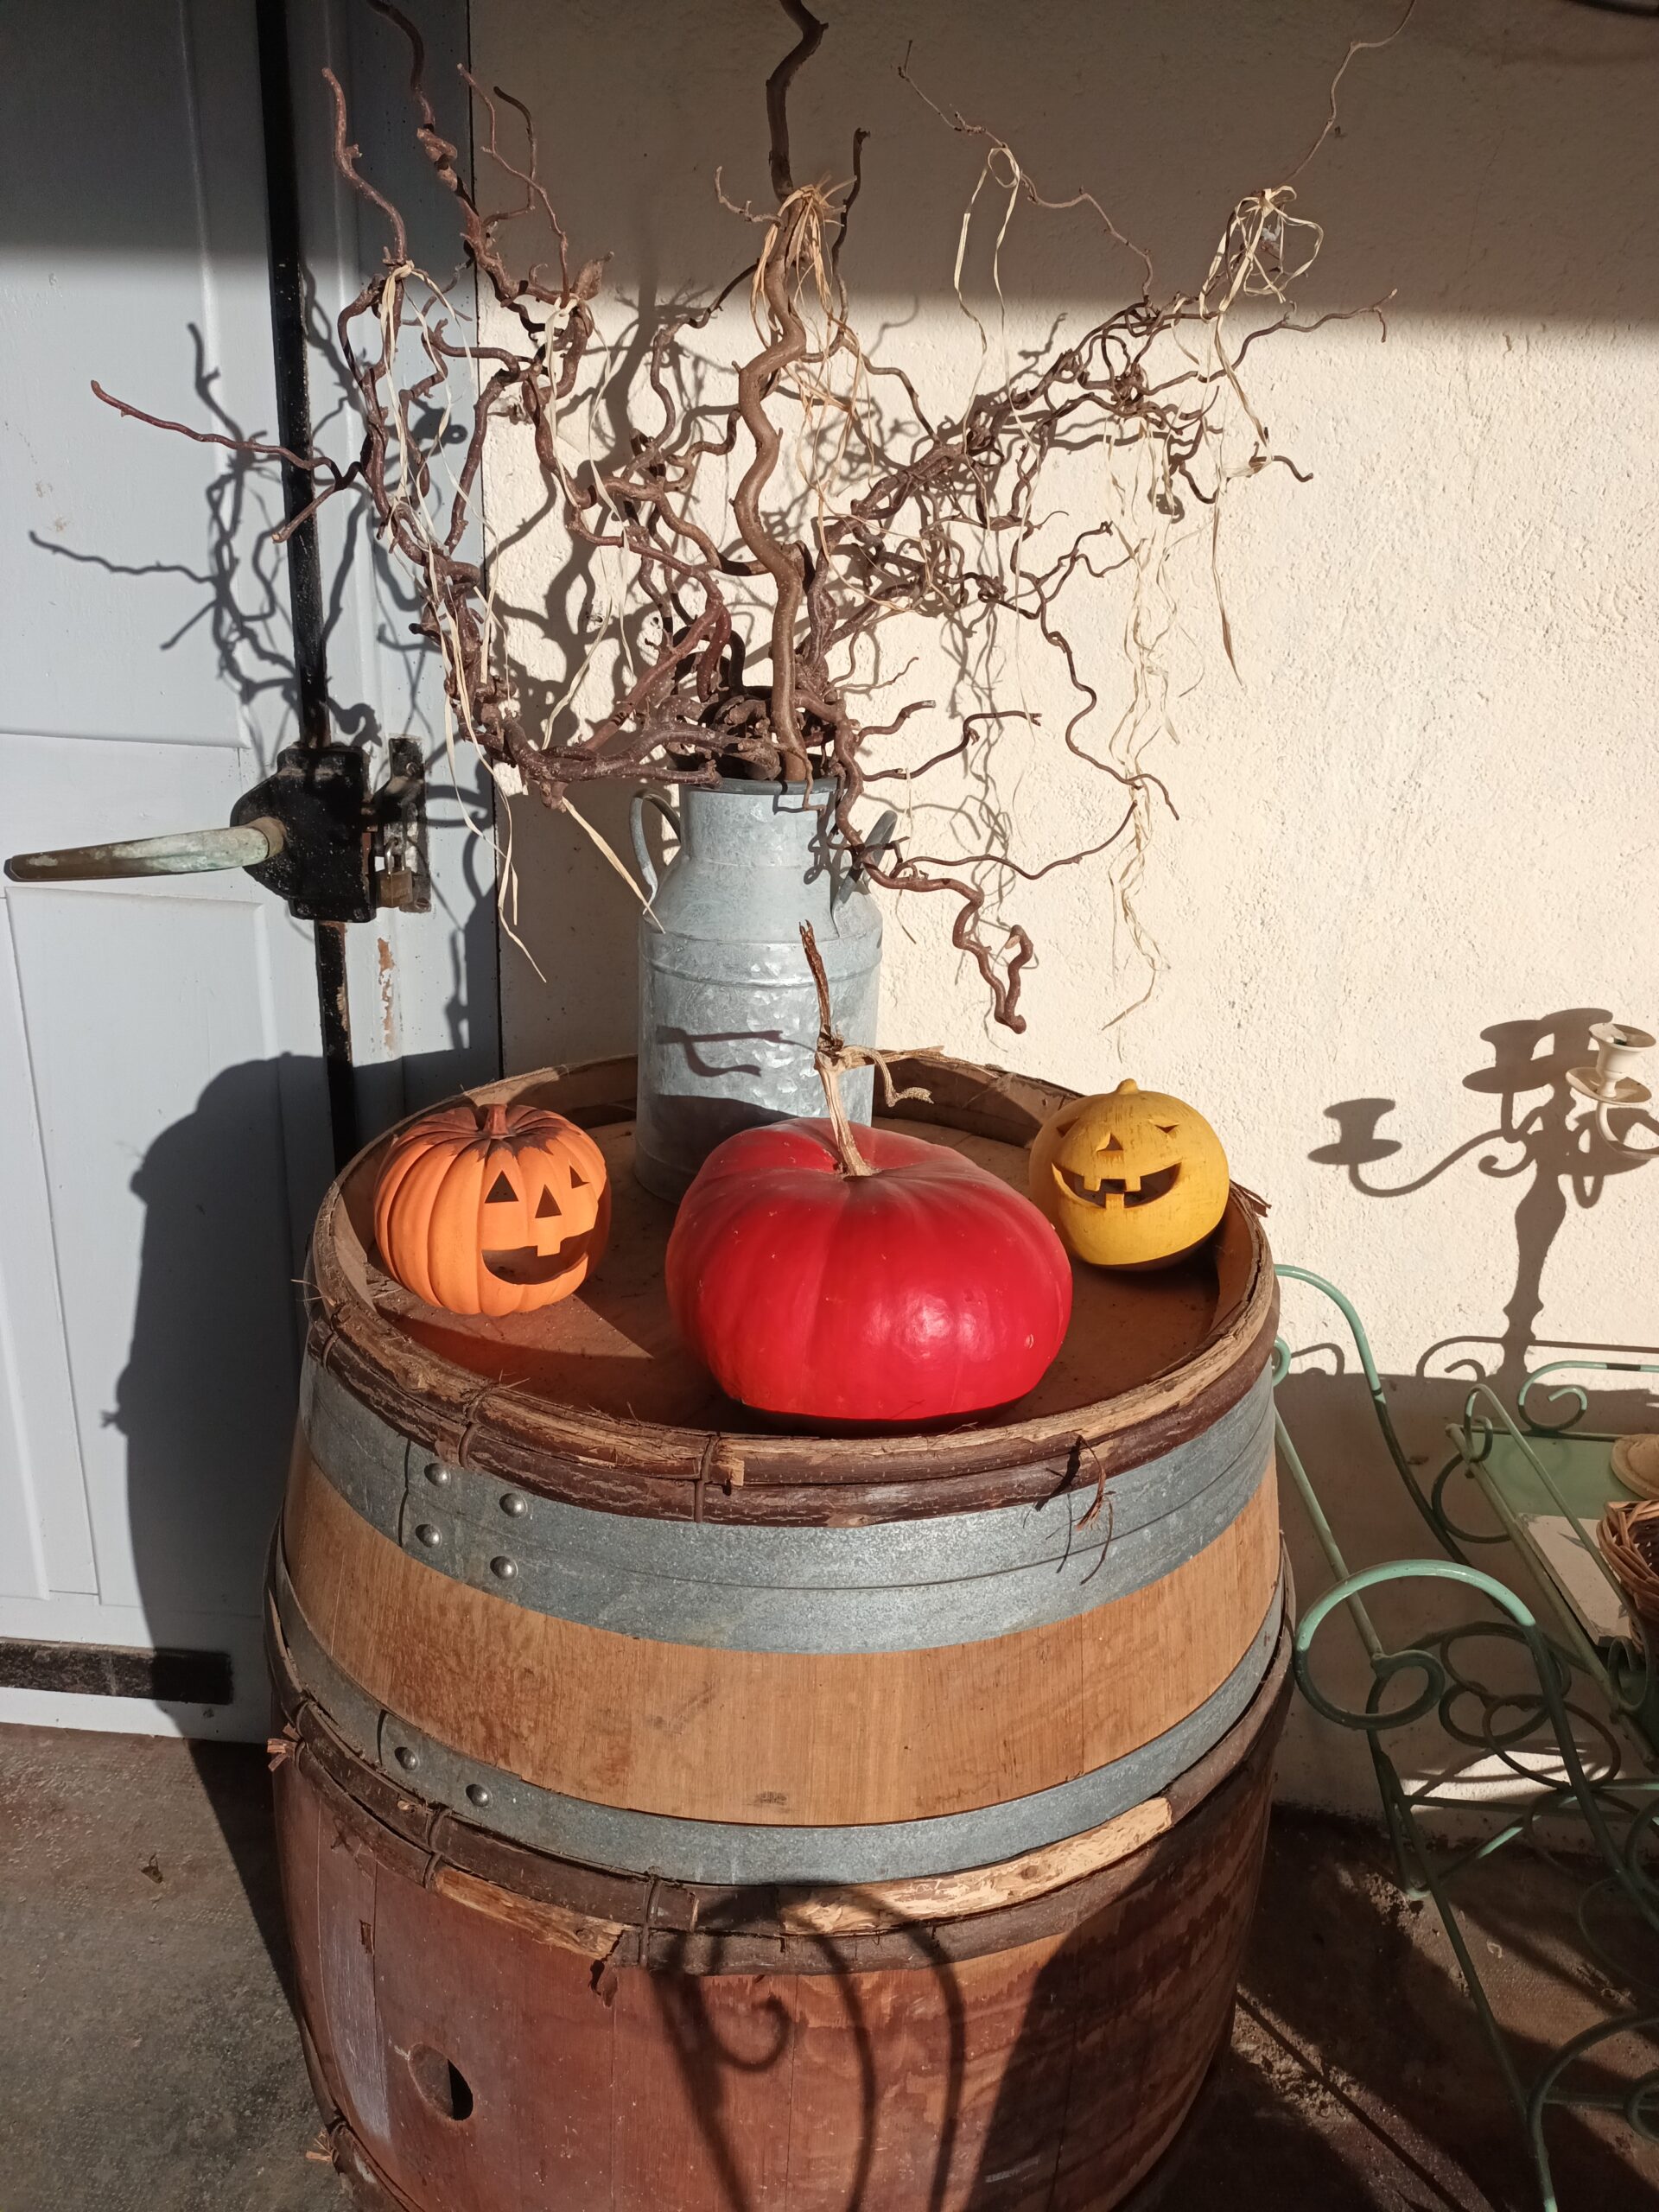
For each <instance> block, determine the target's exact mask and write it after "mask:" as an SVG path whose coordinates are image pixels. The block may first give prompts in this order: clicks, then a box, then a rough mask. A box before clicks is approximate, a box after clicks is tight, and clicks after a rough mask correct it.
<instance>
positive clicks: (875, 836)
mask: <svg viewBox="0 0 1659 2212" xmlns="http://www.w3.org/2000/svg"><path fill="white" fill-rule="evenodd" d="M898 826H899V810H898V808H897V807H894V806H889V807H887V808H885V809H884V810H883V811H882V812H881V813H880V815H878V816H877V817H876V821H875V826H874V829H872V830H871V831H870V834H869V836H868V837H864V838H861V840H860V842H861V844H862V846H863V848H864V849H865V851H866V852H867V853H879V852H880V849H881V848H882V847H883V845H890V844H891V843H892V842H893V831H894V830H895V829H897V828H898Z"/></svg>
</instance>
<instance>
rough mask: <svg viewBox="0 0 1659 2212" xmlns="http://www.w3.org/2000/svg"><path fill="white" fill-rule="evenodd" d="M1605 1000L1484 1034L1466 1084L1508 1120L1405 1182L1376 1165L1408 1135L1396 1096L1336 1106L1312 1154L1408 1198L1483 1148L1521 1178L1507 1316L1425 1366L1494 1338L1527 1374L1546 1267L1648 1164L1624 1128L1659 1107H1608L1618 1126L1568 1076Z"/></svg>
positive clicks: (1495, 1373)
mask: <svg viewBox="0 0 1659 2212" xmlns="http://www.w3.org/2000/svg"><path fill="white" fill-rule="evenodd" d="M1608 1018H1609V1017H1608V1015H1607V1014H1606V1012H1605V1009H1604V1008H1602V1007H1566V1008H1563V1009H1561V1010H1560V1011H1559V1012H1556V1013H1554V1014H1541V1015H1539V1016H1538V1017H1536V1018H1535V1019H1534V1020H1517V1021H1499V1022H1495V1023H1493V1025H1492V1026H1491V1028H1489V1029H1484V1030H1482V1032H1481V1035H1482V1037H1483V1039H1484V1041H1485V1042H1486V1044H1487V1045H1488V1046H1490V1047H1491V1064H1490V1065H1486V1066H1483V1067H1478V1068H1476V1069H1474V1070H1473V1071H1471V1073H1470V1074H1468V1075H1466V1076H1465V1077H1464V1078H1463V1087H1464V1089H1465V1090H1471V1091H1473V1092H1475V1093H1476V1094H1477V1096H1480V1097H1482V1098H1491V1099H1494V1100H1496V1102H1497V1121H1496V1123H1495V1125H1494V1126H1492V1127H1491V1128H1484V1129H1482V1130H1480V1131H1479V1132H1478V1134H1477V1135H1474V1136H1471V1137H1467V1138H1465V1140H1464V1141H1463V1142H1462V1143H1461V1144H1459V1145H1456V1146H1454V1147H1453V1148H1452V1150H1451V1151H1450V1152H1448V1153H1447V1154H1446V1155H1445V1157H1444V1158H1443V1159H1440V1160H1436V1161H1435V1162H1434V1163H1433V1166H1429V1167H1427V1168H1424V1169H1423V1170H1422V1171H1421V1173H1418V1174H1415V1175H1412V1176H1408V1178H1407V1179H1404V1180H1403V1181H1399V1182H1387V1183H1383V1182H1377V1181H1374V1180H1372V1179H1371V1177H1370V1173H1369V1171H1370V1170H1372V1169H1374V1168H1376V1166H1379V1165H1380V1163H1381V1162H1382V1161H1383V1160H1391V1159H1393V1158H1394V1157H1395V1155H1396V1154H1399V1153H1400V1152H1401V1151H1402V1149H1403V1147H1402V1145H1401V1144H1400V1143H1399V1142H1398V1141H1396V1140H1395V1139H1394V1138H1392V1137H1389V1136H1387V1135H1384V1134H1383V1126H1382V1125H1383V1122H1384V1120H1385V1119H1386V1117H1387V1116H1389V1114H1391V1113H1392V1112H1393V1111H1394V1109H1395V1100H1393V1099H1392V1098H1347V1099H1341V1100H1339V1101H1338V1103H1336V1104H1335V1105H1332V1106H1328V1107H1327V1108H1326V1109H1325V1112H1326V1115H1327V1116H1328V1117H1329V1118H1330V1119H1331V1120H1332V1121H1333V1122H1335V1123H1336V1124H1337V1135H1335V1137H1334V1138H1332V1140H1331V1141H1330V1142H1328V1143H1326V1144H1323V1145H1320V1146H1319V1147H1316V1148H1315V1150H1313V1152H1311V1153H1310V1154H1308V1158H1309V1159H1310V1160H1313V1161H1316V1162H1317V1163H1318V1164H1319V1166H1327V1167H1341V1168H1343V1169H1344V1170H1345V1171H1346V1173H1347V1177H1348V1180H1349V1182H1350V1183H1351V1185H1352V1186H1353V1188H1354V1189H1355V1190H1357V1191H1358V1192H1362V1193H1363V1195H1364V1196H1365V1197H1367V1198H1409V1197H1411V1196H1412V1195H1413V1194H1414V1192H1418V1191H1421V1190H1425V1189H1427V1187H1428V1185H1430V1184H1432V1183H1435V1182H1438V1181H1439V1180H1440V1177H1441V1176H1443V1175H1445V1174H1446V1173H1449V1172H1450V1171H1451V1170H1452V1168H1453V1167H1455V1166H1458V1165H1459V1163H1460V1162H1461V1161H1463V1160H1467V1159H1470V1158H1471V1157H1472V1158H1473V1160H1474V1161H1475V1166H1476V1170H1477V1172H1478V1173H1479V1174H1481V1175H1484V1176H1486V1177H1488V1178H1489V1179H1491V1180H1492V1181H1494V1182H1499V1183H1512V1184H1517V1185H1519V1189H1518V1191H1517V1192H1516V1199H1515V1208H1514V1222H1515V1277H1514V1281H1513V1283H1512V1285H1511V1287H1510V1293H1509V1295H1508V1297H1507V1298H1506V1299H1505V1300H1504V1304H1503V1330H1502V1332H1501V1333H1500V1334H1499V1335H1498V1336H1497V1337H1496V1338H1488V1339H1470V1338H1455V1339H1445V1340H1443V1342H1442V1343H1441V1344H1432V1345H1430V1346H1429V1348H1428V1350H1427V1351H1425V1352H1424V1354H1423V1355H1422V1357H1421V1360H1420V1361H1419V1363H1418V1370H1417V1371H1418V1373H1419V1374H1424V1373H1427V1371H1428V1363H1429V1362H1430V1361H1431V1360H1432V1359H1433V1356H1434V1354H1435V1353H1436V1352H1437V1351H1441V1350H1443V1349H1444V1348H1445V1345H1446V1344H1450V1343H1454V1342H1455V1343H1457V1344H1471V1343H1478V1342H1484V1343H1487V1344H1491V1347H1492V1349H1493V1351H1495V1353H1496V1363H1495V1364H1494V1365H1493V1366H1492V1367H1491V1369H1490V1370H1488V1376H1489V1379H1491V1380H1492V1381H1494V1382H1496V1383H1499V1384H1500V1385H1504V1386H1508V1387H1509V1388H1510V1389H1516V1388H1518V1387H1519V1386H1520V1384H1521V1383H1522V1382H1523V1381H1524V1379H1525V1376H1526V1372H1527V1360H1528V1355H1529V1352H1530V1351H1532V1350H1533V1349H1534V1347H1535V1344H1537V1343H1538V1341H1539V1339H1538V1335H1537V1330H1538V1322H1539V1318H1540V1316H1541V1313H1542V1312H1543V1306H1544V1297H1543V1281H1544V1269H1545V1267H1546V1264H1547V1262H1548V1258H1549V1254H1550V1250H1551V1248H1552V1247H1553V1245H1554V1242H1555V1239H1556V1237H1557V1236H1559V1234H1560V1230H1561V1228H1562V1225H1563V1224H1564V1223H1565V1222H1566V1220H1567V1213H1568V1210H1569V1208H1570V1207H1571V1206H1573V1205H1576V1206H1578V1207H1580V1208H1582V1209H1586V1210H1587V1209H1588V1208H1590V1207H1592V1206H1593V1205H1597V1204H1598V1203H1599V1200H1600V1198H1601V1195H1602V1192H1603V1190H1604V1189H1605V1185H1606V1184H1607V1182H1608V1181H1609V1180H1610V1179H1612V1178H1615V1177H1617V1176H1619V1175H1623V1174H1625V1173H1629V1171H1630V1169H1632V1168H1635V1167H1639V1166H1641V1165H1642V1162H1643V1159H1644V1158H1645V1157H1646V1154H1645V1152H1632V1151H1626V1150H1624V1148H1623V1147H1622V1145H1621V1143H1620V1142H1619V1141H1618V1140H1619V1139H1621V1138H1624V1137H1625V1136H1627V1135H1629V1134H1630V1131H1631V1130H1632V1129H1633V1128H1637V1127H1640V1128H1646V1129H1649V1130H1652V1129H1654V1128H1656V1126H1659V1125H1656V1123H1655V1122H1654V1121H1653V1120H1652V1118H1651V1116H1649V1115H1647V1114H1646V1113H1644V1112H1643V1111H1641V1110H1640V1109H1635V1108H1619V1109H1613V1111H1612V1114H1611V1116H1610V1118H1609V1128H1611V1138H1610V1136H1609V1135H1606V1134H1605V1133H1604V1132H1603V1130H1602V1129H1601V1128H1599V1127H1598V1125H1597V1122H1596V1118H1595V1116H1594V1114H1593V1113H1592V1112H1590V1111H1588V1110H1586V1102H1585V1100H1584V1099H1583V1098H1582V1097H1580V1096H1579V1095H1578V1094H1577V1093H1576V1092H1575V1091H1574V1090H1573V1088H1572V1086H1571V1085H1570V1084H1569V1083H1568V1081H1567V1073H1568V1071H1569V1069H1572V1068H1576V1067H1580V1066H1582V1065H1586V1063H1588V1062H1591V1061H1592V1060H1593V1059H1594V1058H1595V1046H1594V1042H1593V1040H1592V1037H1591V1029H1592V1025H1593V1024H1595V1023H1597V1022H1600V1021H1605V1020H1607V1019H1608Z"/></svg>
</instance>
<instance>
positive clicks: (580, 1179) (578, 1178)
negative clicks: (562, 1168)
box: [570, 1167, 588, 1191]
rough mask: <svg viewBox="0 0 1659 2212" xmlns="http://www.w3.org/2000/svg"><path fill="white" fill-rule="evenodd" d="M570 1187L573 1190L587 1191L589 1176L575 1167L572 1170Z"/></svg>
mask: <svg viewBox="0 0 1659 2212" xmlns="http://www.w3.org/2000/svg"><path fill="white" fill-rule="evenodd" d="M570 1187H571V1189H572V1190H573V1191H585V1190H586V1189H587V1187H588V1178H587V1177H586V1176H585V1175H581V1174H578V1173H577V1172H576V1170H575V1168H574V1167H573V1168H572V1169H571V1170H570Z"/></svg>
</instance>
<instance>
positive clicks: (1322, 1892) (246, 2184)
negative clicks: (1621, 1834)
mask: <svg viewBox="0 0 1659 2212" xmlns="http://www.w3.org/2000/svg"><path fill="white" fill-rule="evenodd" d="M1488 1892H1489V1895H1490V1897H1491V1904H1490V1906H1489V1907H1488V1908H1486V1909H1484V1910H1483V1913H1482V1916H1481V1919H1480V1923H1479V1927H1478V1934H1477V1936H1476V1942H1477V1945H1478V1947H1481V1948H1482V1958H1483V1964H1484V1967H1486V1968H1489V1969H1490V1985H1489V1986H1491V1990H1492V1993H1493V1995H1494V1999H1495V2001H1496V2002H1497V2005H1498V2007H1499V2010H1500V2012H1501V2014H1502V2015H1503V2018H1504V2019H1505V2021H1506V2023H1507V2024H1510V2026H1512V2027H1513V2028H1515V2029H1516V2031H1519V2032H1521V2033H1522V2034H1523V2035H1524V2036H1526V2037H1529V2038H1533V2039H1535V2040H1533V2041H1532V2042H1531V2044H1530V2045H1529V2047H1530V2048H1532V2049H1533V2050H1537V2049H1538V2048H1541V2045H1542V2044H1543V2043H1544V2042H1545V2041H1549V2042H1554V2041H1556V2040H1559V2039H1560V2038H1561V2037H1565V2036H1567V2035H1568V2034H1571V2033H1573V2032H1574V2031H1577V2030H1578V2029H1579V2028H1580V2027H1582V2026H1585V2025H1586V2024H1589V2022H1590V2021H1591V2019H1592V2018H1593V2017H1594V2012H1595V2005H1596V2002H1597V1998H1598V1993H1599V1992H1598V1985H1597V1983H1596V1980H1595V1978H1594V1976H1593V1975H1592V1974H1587V1973H1586V1970H1585V1969H1584V1967H1582V1966H1581V1965H1579V1964H1575V1963H1574V1962H1573V1955H1572V1953H1571V1950H1570V1948H1569V1946H1568V1944H1567V1940H1566V1930H1567V1928H1568V1927H1569V1926H1570V1912H1571V1903H1570V1900H1571V1896H1572V1894H1573V1891H1572V1886H1571V1885H1568V1884H1567V1883H1566V1882H1564V1880H1563V1879H1562V1878H1561V1877H1560V1876H1559V1875H1558V1874H1556V1873H1554V1872H1552V1871H1551V1870H1549V1869H1548V1868H1547V1867H1542V1866H1538V1865H1537V1864H1536V1863H1535V1862H1530V1861H1526V1860H1522V1859H1520V1858H1519V1857H1518V1856H1512V1857H1511V1858H1510V1859H1508V1860H1506V1861H1500V1862H1499V1863H1498V1869H1497V1872H1496V1875H1495V1878H1491V1879H1490V1880H1489V1884H1488ZM281 1957H282V1942H281V1923H280V1912H279V1907H278V1904H277V1894H276V1885H275V1879H274V1871H273V1867H272V1863H271V1853H270V1838H269V1830H268V1823H267V1815H266V1796H265V1773H264V1759H263V1757H262V1756H261V1755H260V1754H259V1753H257V1751H251V1750H242V1749H238V1748H229V1747H223V1746H216V1745H194V1746H190V1745H181V1744H177V1743H168V1742H160V1741H151V1740H148V1739H144V1738H130V1737H118V1736H92V1735H54V1734H50V1733H48V1732H44V1731H37V1730H33V1729H25V1728H0V2081H3V2082H4V2083H5V2084H6V2085H7V2086H6V2094H4V2095H3V2096H0V2212H324V2208H328V2212H339V2208H340V2206H341V2205H342V2203H343V2201H344V2200H343V2198H342V2197H341V2196H340V2193H339V2190H338V2186H337V2184H336V2183H335V2182H334V2178H333V2176H332V2174H331V2172H330V2171H329V2169H328V2167H327V2164H324V2163H322V2162H321V2158H320V2155H319V2152H320V2145H319V2133H318V2124H317V2116H316V2113H315V2109H314V2108H313V2106H312V2102H311V2097H310V2093H309V2090H308V2086H307V2083H306V2077H305V2072H304V2069H303V2067H302V2063H301V2060H300V2053H299V2046H298V2044H297V2041H296V2037H295V2033H294V2029H293V2025H292V2023H291V2021H290V2019H289V2012H288V2007H287V2003H286V1999H285V1998H284V1995H283V1983H282V1969H281V1965H280V1961H281ZM1621 2056H1622V2057H1623V2058H1624V2061H1625V2062H1626V2063H1625V2065H1624V2073H1625V2077H1626V2078H1631V2077H1633V2076H1634V2075H1639V2074H1640V2073H1642V2072H1643V2070H1644V2069H1648V2068H1652V2067H1653V2066H1655V2065H1656V2063H1659V2050H1655V2049H1654V2048H1653V2047H1652V2046H1651V2045H1649V2047H1648V2048H1647V2049H1646V2050H1645V2051H1644V2052H1643V2051H1638V2050H1630V2051H1628V2052H1625V2053H1624V2054H1621ZM1551 2138H1552V2141H1553V2144H1554V2148H1555V2154H1556V2175H1557V2182H1558V2186H1559V2188H1560V2197H1561V2202H1562V2206H1563V2208H1564V2212H1648V2208H1653V2212H1659V2149H1656V2148H1655V2147H1654V2146H1653V2145H1643V2144H1641V2143H1639V2142H1638V2141H1637V2139H1636V2138H1635V2136H1634V2135H1633V2133H1632V2132H1631V2130H1630V2128H1629V2127H1628V2126H1625V2125H1624V2123H1623V2122H1622V2121H1616V2120H1611V2119H1601V2118H1598V2119H1596V2120H1594V2121H1593V2122H1588V2121H1586V2120H1580V2119H1578V2118H1574V2117H1571V2116H1563V2117H1560V2118H1559V2119H1557V2120H1554V2121H1552V2124H1551ZM1168 2202H1169V2203H1170V2204H1171V2205H1172V2206H1173V2207H1179V2208H1180V2212H1185V2208H1186V2207H1188V2206H1192V2207H1198V2206H1205V2207H1209V2206H1216V2205H1224V2206H1225V2207H1226V2208H1227V2212H1255V2208H1257V2207H1269V2206H1271V2207H1275V2208H1280V2207H1286V2206H1291V2207H1295V2208H1304V2207H1306V2208H1309V2212H1350V2209H1351V2212H1371V2208H1387V2212H1443V2209H1444V2208H1448V2207H1454V2208H1457V2212H1511V2208H1513V2212H1526V2208H1529V2207H1531V2206H1533V2205H1535V2203H1536V2198H1535V2195H1534V2194H1533V2193H1532V2191H1531V2189H1530V2184H1529V2168H1528V2166H1527V2164H1526V2162H1525V2161H1524V2159H1523V2158H1522V2156H1521V2154H1520V2151H1519V2145H1518V2139H1517V2136H1516V2129H1515V2126H1514V2124H1513V2122H1512V2120H1510V2114H1509V2112H1508V2109H1507V2107H1505V2105H1504V2103H1503V2098H1502V2094H1501V2091H1500V2088H1499V2085H1498V2081H1497V2075H1496V2074H1495V2073H1494V2071H1493V2069H1492V2066H1491V2062H1490V2060H1489V2058H1488V2057H1487V2056H1486V2051H1485V2046H1484V2044H1483V2043H1482V2042H1481V2041H1480V2039H1479V2037H1478V2031H1477V2030H1476V2028H1475V2024H1474V2020H1473V2016H1472V2014H1471V2010H1470V2007H1469V2005H1468V2003H1467V2001H1466V1999H1465V1998H1464V1996H1463V1993H1462V1989H1461V1985H1460V1983H1459V1980H1458V1978H1457V1974H1456V1970H1455V1967H1454V1964H1453V1961H1452V1956H1451V1953H1450V1949H1449V1947H1448V1945H1447V1943H1446V1938H1445V1936H1444V1934H1443V1933H1442V1932H1441V1930H1440V1928H1439V1925H1438V1923H1437V1922H1436V1920H1435V1917H1434V1916H1433V1912H1432V1911H1427V1910H1416V1909H1414V1908H1413V1907H1411V1906H1409V1905H1408V1904H1405V1903H1404V1902H1403V1901H1402V1899H1401V1898H1400V1897H1399V1895H1398V1892H1397V1891H1395V1889H1394V1887H1393V1885H1392V1884H1391V1883H1390V1882H1389V1879H1388V1875H1387V1869H1386V1865H1385V1861H1384V1857H1383V1849H1382V1846H1381V1840H1380V1838H1378V1837H1376V1836H1373V1835H1372V1834H1370V1832H1369V1831H1367V1830H1363V1829H1356V1828H1350V1827H1342V1826H1339V1825H1338V1824H1335V1823H1332V1822H1327V1821H1319V1820H1316V1819H1311V1818H1307V1817H1304V1816H1298V1815H1285V1816H1283V1817H1281V1819H1280V1821H1278V1822H1277V1824H1276V1827H1275V1830H1274V1839H1273V1847H1272V1850H1271V1853H1270V1855H1269V1860H1268V1876H1267V1881H1266V1885H1265V1888H1264V1891H1263V1897H1262V1913H1261V1916H1260V1918H1259V1920H1258V1922H1257V1925H1256V1930H1255V1940H1254V1942H1253V1944H1252V1947H1251V1952H1250V1957H1249V1963H1248V1966H1247V1969H1246V1974H1245V1978H1244V1986H1243V1993H1242V1997H1241V2003H1240V2008H1239V2013H1238V2021H1237V2027H1236V2033H1235V2036H1234V2041H1233V2049H1232V2052H1231V2055H1230V2058H1229V2060H1228V2062H1227V2063H1226V2065H1225V2067H1224V2070H1223V2073H1222V2075H1221V2078H1220V2080H1219V2082H1218V2084H1217V2088H1216V2091H1215V2094H1214V2095H1213V2097H1212V2099H1211V2103H1210V2107H1209V2110H1208V2112H1207V2114H1206V2116H1205V2120H1204V2123H1203V2125H1202V2126H1201V2128H1199V2129H1198V2131H1197V2133H1195V2136H1194V2138H1193V2140H1192V2150H1191V2152H1190V2155H1189V2157H1188V2158H1187V2160H1186V2162H1185V2164H1184V2166H1183V2167H1182V2169H1181V2171H1180V2173H1179V2178H1178V2179H1177V2180H1176V2182H1175V2183H1174V2184H1173V2188H1172V2190H1171V2191H1170V2193H1169V2197H1168ZM664 2212H671V2208H669V2207H664Z"/></svg>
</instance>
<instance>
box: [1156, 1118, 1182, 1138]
mask: <svg viewBox="0 0 1659 2212" xmlns="http://www.w3.org/2000/svg"><path fill="white" fill-rule="evenodd" d="M1152 1126H1153V1128H1154V1129H1157V1130H1159V1131H1160V1132H1161V1134H1162V1135H1165V1136H1166V1137H1173V1135H1174V1134H1175V1131H1176V1129H1177V1128H1178V1127H1179V1123H1177V1122H1154V1123H1153V1125H1152Z"/></svg>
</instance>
